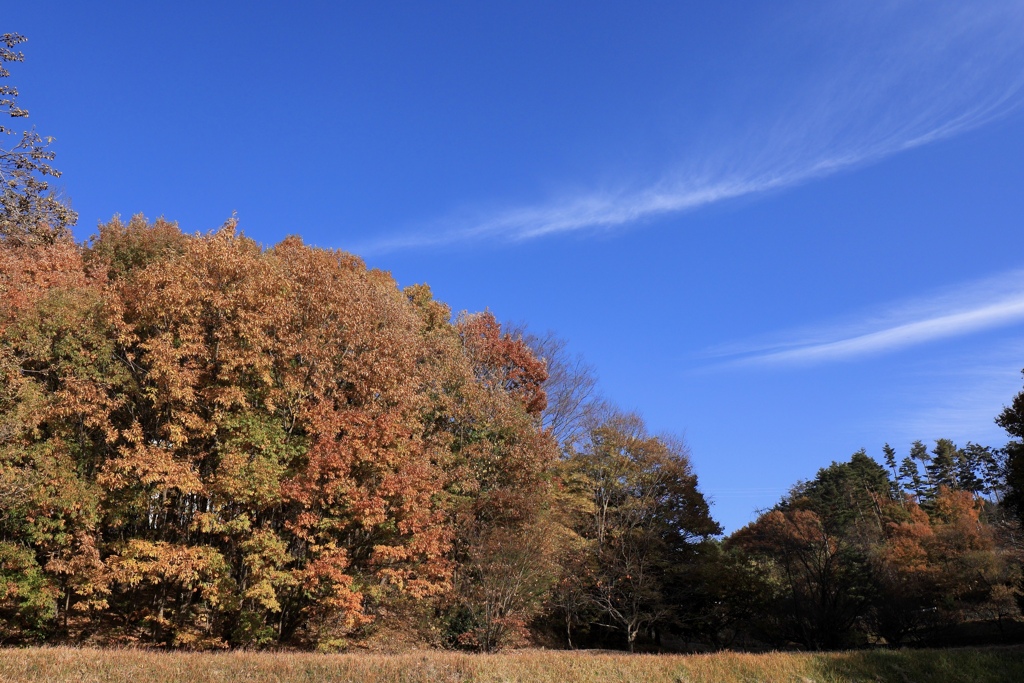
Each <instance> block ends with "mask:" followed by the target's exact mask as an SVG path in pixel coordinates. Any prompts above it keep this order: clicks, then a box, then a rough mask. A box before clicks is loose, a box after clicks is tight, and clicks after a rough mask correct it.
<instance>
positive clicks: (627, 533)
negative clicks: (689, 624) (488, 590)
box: [564, 415, 720, 650]
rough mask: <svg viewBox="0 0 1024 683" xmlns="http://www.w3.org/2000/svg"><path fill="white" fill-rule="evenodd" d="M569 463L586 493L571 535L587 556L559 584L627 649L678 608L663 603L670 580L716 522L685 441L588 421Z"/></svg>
mask: <svg viewBox="0 0 1024 683" xmlns="http://www.w3.org/2000/svg"><path fill="white" fill-rule="evenodd" d="M569 462H570V466H571V470H572V473H573V475H574V476H575V477H576V479H577V481H576V483H575V486H577V487H582V489H583V490H584V491H585V492H586V495H587V503H588V504H587V505H586V507H585V508H583V509H582V510H581V511H582V512H583V514H582V515H580V516H579V520H578V522H577V527H576V532H577V533H578V534H579V536H580V537H581V538H583V539H585V541H586V543H587V547H588V553H587V555H585V556H584V558H583V559H584V566H585V567H586V571H585V572H583V571H579V573H578V574H577V575H576V576H575V577H574V579H573V581H574V582H575V583H576V585H575V586H574V585H569V586H566V587H564V589H566V590H575V591H583V592H584V593H585V594H586V595H587V596H588V600H589V602H590V604H591V605H592V606H593V607H594V608H595V611H596V612H597V613H598V615H599V618H600V620H601V623H602V624H604V625H605V626H606V627H609V628H613V629H615V630H617V631H619V632H620V633H621V634H622V636H624V639H625V642H626V645H627V646H628V647H629V649H630V650H633V649H634V648H635V646H636V642H637V638H638V637H639V636H640V635H641V633H643V632H645V631H651V630H653V629H654V628H655V627H657V626H658V625H665V624H668V623H671V621H672V620H673V618H675V617H676V616H678V611H679V610H680V609H685V606H684V605H679V604H675V603H673V601H672V600H671V597H670V589H671V583H672V582H673V580H674V578H675V577H676V573H677V572H678V571H679V570H680V568H681V567H682V566H683V565H686V564H687V563H690V562H692V561H693V560H694V557H695V555H696V552H697V551H696V549H697V547H698V545H699V544H700V543H701V542H702V541H705V540H706V539H708V538H709V537H710V536H712V535H714V534H717V533H719V532H720V527H719V526H718V525H717V524H716V523H715V522H714V521H713V520H712V519H711V516H710V514H709V509H708V504H707V502H706V501H705V499H704V497H703V495H702V494H701V493H700V491H699V490H698V489H697V478H696V476H695V475H694V474H693V471H692V469H691V466H690V461H689V454H688V451H687V449H686V447H685V445H684V444H683V443H682V442H679V441H673V440H670V439H666V438H659V437H652V436H650V435H648V434H647V432H646V429H645V428H644V425H643V423H642V422H641V421H640V419H639V418H638V417H636V416H633V415H617V416H614V417H612V418H611V419H609V420H608V421H606V422H605V423H603V424H601V425H598V426H595V427H594V428H593V429H592V430H591V431H590V433H589V434H588V436H587V439H586V440H585V442H584V443H583V444H581V445H580V447H579V448H578V449H576V450H574V451H573V453H572V455H571V458H570V461H569ZM582 569H583V567H580V568H579V570H582Z"/></svg>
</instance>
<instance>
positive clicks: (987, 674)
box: [0, 647, 1024, 683]
mask: <svg viewBox="0 0 1024 683" xmlns="http://www.w3.org/2000/svg"><path fill="white" fill-rule="evenodd" d="M28 681H32V682H33V683H35V682H45V683H65V682H68V683H70V682H72V681H74V682H75V683H78V682H79V681H81V682H84V683H115V682H116V683H121V682H123V683H148V682H149V681H155V682H158V683H164V682H166V683H171V682H172V681H173V682H174V683H179V682H181V683H285V682H288V683H292V682H296V683H328V682H330V683H344V682H352V683H356V682H358V683H364V682H365V683H399V682H401V683H420V682H423V683H426V682H428V681H429V682H431V683H433V682H435V681H436V682H438V683H462V682H463V681H474V682H479V683H499V682H501V683H506V682H512V681H537V682H538V683H575V682H577V681H601V682H602V683H604V682H606V681H608V682H613V683H614V682H622V683H626V682H628V683H670V682H671V683H684V682H685V683H698V682H708V683H712V682H714V683H719V682H723V683H740V682H743V683H747V682H751V683H753V682H755V681H756V682H758V683H760V682H765V683H775V682H779V683H783V682H784V683H810V682H814V683H840V682H842V683H846V682H851V683H852V682H853V681H858V682H860V681H864V682H871V683H875V682H877V681H893V682H894V683H919V682H920V683H946V682H949V683H955V682H959V681H963V682H964V683H988V682H991V683H996V682H999V683H1002V682H1004V681H1006V682H1010V681H1024V648H1020V647H1003V648H963V649H953V650H901V651H855V652H837V653H825V654H815V653H778V652H773V653H767V654H742V653H729V652H724V653H717V654H709V655H627V654H607V653H599V654H592V653H587V652H558V651H546V650H527V651H522V652H512V653H506V654H498V655H470V654H461V653H454V652H436V651H424V652H410V653H405V654H397V655H376V654H342V655H322V654H306V653H276V654H275V653H252V652H228V653H215V654H208V653H201V654H199V653H184V652H154V651H145V650H99V649H75V648H65V647H55V648H30V649H5V650H0V682H2V683H27V682H28Z"/></svg>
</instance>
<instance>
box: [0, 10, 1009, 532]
mask: <svg viewBox="0 0 1024 683" xmlns="http://www.w3.org/2000/svg"><path fill="white" fill-rule="evenodd" d="M838 5H839V4H838V3H814V4H811V3H798V2H775V3H760V4H758V3H741V2H720V3H702V2H664V3H653V2H652V3H617V4H613V3H568V2H555V3H524V2H517V3H475V2H473V3H471V2H466V3H446V4H444V5H443V6H441V4H440V3H385V2H380V3H363V4H356V3H341V2H304V3H270V2H244V3H243V2H235V3H230V2H223V3H209V2H205V3H198V2H188V1H179V2H174V3H170V2H146V3H138V2H104V3H78V2H50V3H39V2H28V1H27V0H24V1H22V0H14V1H13V2H10V3H6V4H5V8H4V16H3V26H2V28H0V30H2V31H4V32H7V31H15V32H20V33H22V34H24V35H26V36H28V37H29V42H28V43H26V44H25V45H23V46H22V49H23V51H24V52H25V54H26V57H27V61H26V62H25V63H24V64H19V65H15V66H14V67H13V78H12V79H11V80H12V82H13V83H15V84H16V85H18V86H19V87H20V89H21V92H22V97H21V102H22V104H23V105H24V106H25V107H27V108H28V109H29V110H30V111H31V114H32V117H31V119H30V120H31V121H32V122H34V123H35V125H36V126H37V128H38V130H39V131H40V132H41V133H43V134H46V135H53V136H55V137H56V138H57V142H56V143H55V145H54V149H55V150H56V151H57V153H58V167H59V168H61V169H62V170H63V171H64V173H65V175H64V176H63V178H62V179H61V181H60V182H61V183H62V185H63V188H64V189H65V191H66V192H67V194H68V195H69V196H70V197H71V198H72V199H73V203H74V207H75V208H76V209H77V210H78V212H79V214H80V223H79V226H78V229H77V231H76V234H77V235H78V237H79V238H81V239H85V238H86V237H88V235H89V234H91V233H92V232H93V231H94V229H95V225H96V223H97V222H98V221H101V220H107V219H109V218H110V217H111V216H112V215H113V214H115V213H120V214H121V215H123V216H128V215H131V214H134V213H138V212H142V213H145V214H146V215H147V216H149V217H151V218H154V217H157V216H161V215H163V216H165V217H167V218H169V219H173V220H176V221H178V222H179V224H180V225H181V226H182V228H183V229H185V230H187V231H195V230H201V231H205V230H208V229H211V228H215V227H216V226H218V225H220V224H221V223H222V222H223V221H224V220H225V219H226V218H227V217H228V216H230V215H231V213H232V212H233V211H237V213H238V217H239V219H240V224H241V227H242V228H243V229H244V230H245V232H246V233H247V234H249V235H250V236H252V237H254V238H256V239H258V240H260V241H262V242H264V243H267V244H272V243H274V242H277V241H278V240H280V239H281V238H283V237H284V236H285V235H288V234H292V233H298V234H300V235H302V236H303V237H304V238H305V239H306V241H308V242H311V243H314V244H317V245H320V246H324V247H340V248H344V249H348V250H352V251H354V252H356V253H358V254H360V255H363V256H364V257H365V258H366V260H367V262H368V264H369V265H371V266H374V267H379V268H382V269H385V270H389V271H391V272H392V273H393V274H394V276H395V278H396V279H397V280H398V282H399V283H400V284H402V285H405V284H410V283H414V282H427V283H429V284H430V285H431V286H432V287H433V289H434V291H435V293H436V295H437V296H438V297H439V298H441V299H443V300H444V301H446V302H448V303H449V304H451V306H452V307H453V308H454V309H455V310H456V311H458V310H482V309H484V308H490V309H491V310H492V311H494V312H495V314H496V315H498V316H499V318H502V319H505V320H512V321H524V322H526V323H528V324H529V325H530V327H531V328H532V329H534V330H537V331H541V332H542V331H545V330H548V329H550V330H554V331H555V332H556V333H558V334H559V335H560V336H562V337H564V338H566V339H568V340H569V342H570V345H571V348H572V349H573V350H574V351H576V352H578V353H581V354H583V355H584V356H585V357H586V358H587V360H588V361H589V362H590V363H592V364H593V365H595V366H596V368H597V370H598V374H599V375H600V379H601V384H602V388H603V390H604V392H605V393H606V394H607V395H608V396H609V397H610V398H611V399H612V400H614V401H615V402H617V403H618V404H619V405H621V406H622V407H624V408H627V409H633V410H636V411H638V412H640V413H641V414H642V415H644V417H645V418H646V419H647V421H648V423H649V425H650V426H651V428H652V429H653V430H654V431H671V432H676V433H682V434H684V435H685V436H686V438H687V440H688V442H689V444H690V446H691V448H692V450H693V461H694V464H695V467H696V470H697V472H698V474H699V476H700V479H701V483H702V488H703V490H704V491H705V492H706V493H707V494H708V495H709V497H710V498H711V499H712V500H713V501H714V508H713V511H714V514H715V515H716V517H717V518H718V519H719V520H720V521H721V522H722V523H723V524H724V526H725V527H726V528H727V529H728V530H732V529H735V528H737V527H739V526H741V525H743V524H744V523H746V522H747V521H749V520H750V519H751V518H752V515H753V513H754V511H755V510H756V509H758V508H764V507H768V506H770V505H771V504H773V503H774V502H775V501H776V500H777V499H778V497H779V496H780V495H781V494H782V493H784V492H785V491H786V490H787V488H788V487H789V486H790V485H792V484H793V483H794V482H795V481H797V480H798V479H801V478H809V477H811V476H813V475H814V473H815V472H816V470H817V469H818V468H819V467H822V466H824V465H827V464H828V463H829V462H831V461H832V460H835V459H840V460H841V459H845V458H847V457H849V455H850V454H851V453H852V452H854V451H855V450H857V449H859V448H862V447H864V448H866V449H867V450H868V452H869V453H870V454H872V455H874V456H875V457H879V458H880V454H881V446H882V444H883V443H884V442H886V441H888V442H890V443H892V444H893V445H894V446H895V447H896V448H897V450H899V451H900V452H901V453H903V452H906V450H907V449H908V447H909V444H910V442H911V441H912V440H914V439H922V440H925V441H931V440H934V439H937V438H939V437H949V438H952V439H954V440H957V441H958V442H961V443H962V442H965V441H967V440H974V441H977V442H982V443H988V444H1001V443H1002V442H1003V441H1004V436H1003V435H1002V434H1001V432H1000V430H999V429H998V428H997V427H995V425H994V424H993V417H994V416H995V415H996V413H998V412H999V410H1000V409H1001V407H1002V405H1004V404H1005V403H1007V402H1009V401H1010V399H1011V398H1012V396H1013V394H1014V393H1015V392H1016V391H1018V390H1019V389H1020V387H1021V377H1020V370H1021V368H1022V367H1024V345H1022V341H1024V249H1022V247H1024V231H1022V230H1021V218H1022V216H1024V192H1022V191H1021V188H1022V187H1024V111H1022V107H1021V105H1022V104H1024V41H1022V40H1021V38H1020V36H1022V35H1024V3H1022V2H1010V1H1005V0H993V1H992V2H985V3H958V2H909V1H908V2H875V3H847V7H845V8H844V7H840V6H838Z"/></svg>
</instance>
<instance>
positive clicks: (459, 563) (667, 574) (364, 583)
mask: <svg viewBox="0 0 1024 683" xmlns="http://www.w3.org/2000/svg"><path fill="white" fill-rule="evenodd" d="M22 41H23V39H22V38H21V37H20V36H17V35H14V34H6V35H4V36H3V40H2V44H3V45H4V46H5V47H3V48H2V49H0V67H3V65H4V64H8V63H12V62H18V61H20V60H21V59H22V56H21V54H20V53H18V52H15V50H14V48H15V47H16V46H17V45H19V44H20V43H21V42H22ZM8 75H9V74H8V72H7V70H6V69H3V68H0V79H2V78H6V77H7V76H8ZM3 82H4V81H2V80H0V83H3ZM16 98H17V91H16V90H15V89H14V88H12V87H10V86H2V87H0V107H4V108H5V111H6V112H7V113H8V114H10V115H11V116H14V117H23V116H24V115H25V114H26V113H27V112H24V110H22V109H20V108H19V107H18V106H17V99H16ZM0 132H3V133H9V132H11V131H10V130H8V129H7V128H0ZM47 145H48V142H47V141H46V140H45V139H43V138H40V137H39V136H37V135H36V134H35V133H34V132H29V133H25V134H24V135H23V136H22V138H21V142H19V143H17V144H16V145H15V146H14V147H12V148H11V149H6V148H5V149H4V150H2V151H0V173H2V174H3V182H4V187H3V192H4V196H3V201H2V203H0V204H2V205H0V643H3V644H25V643H34V642H45V643H91V644H111V645H120V644H141V645H150V646H159V647H173V648H188V649H210V648H227V647H245V648H277V647H295V648H313V649H319V650H324V651H332V650H339V649H344V648H347V647H352V646H359V647H368V648H397V647H402V646H403V645H411V644H419V645H431V646H436V647H451V648H467V649H475V650H483V651H493V650H496V649H500V648H502V647H507V646H511V645H518V644H530V643H532V644H543V645H547V646H551V647H569V648H575V647H613V648H621V649H629V650H633V649H638V648H639V649H646V650H650V649H684V648H696V647H700V648H723V647H766V646H773V647H804V648H833V647H846V646H856V645H864V644H871V643H879V644H888V645H899V644H908V643H935V642H950V643H952V642H964V641H965V640H967V639H974V640H979V639H980V640H998V639H1011V638H1017V637H1019V636H1020V628H1021V613H1020V608H1021V604H1022V599H1021V588H1022V577H1021V557H1022V556H1021V552H1022V550H1021V540H1020V539H1021V530H1020V519H1019V514H1020V513H1021V510H1022V504H1021V500H1022V494H1024V486H1022V480H1021V474H1020V472H1021V469H1022V464H1024V450H1022V446H1021V442H1020V439H1022V438H1024V392H1022V394H1020V395H1018V396H1017V397H1016V399H1015V400H1014V402H1013V404H1012V406H1011V407H1008V408H1007V409H1006V410H1005V411H1004V412H1003V413H1002V414H1001V415H1000V417H999V418H998V422H999V424H1000V425H1001V426H1003V427H1004V428H1005V429H1006V430H1007V432H1008V433H1009V434H1010V436H1011V437H1012V438H1013V439H1015V440H1014V441H1011V442H1010V443H1009V444H1008V445H1007V446H1006V447H1005V448H1002V449H992V448H988V447H982V446H978V445H975V444H967V445H966V446H964V447H958V446H956V445H955V444H953V443H952V442H950V441H948V440H942V439H940V440H938V441H937V442H935V446H934V448H932V450H931V451H929V450H928V448H927V447H925V446H924V445H923V444H921V443H920V442H918V443H915V444H914V445H913V446H912V447H911V449H910V452H909V454H908V455H907V456H906V457H904V458H902V459H901V458H899V457H898V456H897V454H896V452H895V451H894V450H893V449H891V448H889V447H888V446H886V447H885V448H884V455H885V466H883V465H881V464H879V463H877V462H875V461H874V460H872V459H871V458H870V457H868V456H867V455H866V454H865V453H864V452H858V453H856V454H854V455H853V457H852V458H851V459H850V460H849V462H843V463H833V464H832V465H831V466H829V467H827V468H824V469H822V470H821V471H820V472H819V473H818V474H817V476H816V477H815V478H814V479H813V480H811V481H808V482H803V483H800V484H798V485H797V486H795V487H794V488H793V489H792V491H791V492H790V493H789V494H788V495H787V496H786V497H785V498H783V500H782V501H780V502H779V504H778V505H776V506H775V507H774V508H772V509H771V510H769V511H766V512H765V513H764V514H762V515H760V517H759V518H758V519H757V521H755V522H754V523H752V524H751V525H749V526H747V527H745V528H743V529H741V530H739V531H737V532H736V533H734V534H732V535H731V536H729V537H728V538H724V539H723V538H722V537H721V527H720V526H719V525H718V524H717V523H716V522H715V521H714V519H713V518H712V516H711V514H710V510H709V506H708V502H707V500H706V499H705V497H704V495H703V494H702V493H701V491H700V490H699V488H698V483H697V478H696V475H695V474H694V473H693V470H692V467H691V464H690V458H689V452H688V449H687V447H686V445H685V443H683V442H682V441H681V440H679V439H676V438H673V437H671V436H663V435H662V436H659V435H653V434H650V433H649V432H648V430H647V429H646V427H645V425H644V423H643V421H642V419H641V418H640V417H638V416H636V415H632V414H628V413H624V412H622V411H619V410H617V409H615V408H614V407H613V406H612V405H611V404H609V403H608V402H607V401H605V400H604V399H603V398H602V397H601V396H600V394H599V392H598V390H597V380H596V376H595V374H594V372H593V369H592V368H591V367H590V366H588V365H587V364H586V363H585V362H584V361H583V360H582V359H581V358H579V357H573V356H571V355H570V354H569V352H568V351H567V347H566V344H565V342H563V341H561V340H559V339H558V338H557V337H554V336H552V335H547V336H544V337H538V336H535V335H533V334H531V333H529V331H528V330H526V329H525V328H523V327H519V328H515V327H509V326H504V327H503V326H502V325H501V324H500V323H499V321H498V320H497V319H496V317H495V316H494V315H493V314H492V313H490V312H486V311H485V312H483V313H475V314H471V313H461V314H458V315H453V314H452V311H451V310H450V309H449V308H448V307H447V306H446V305H444V304H443V303H441V302H439V301H437V300H435V299H434V298H433V295H432V293H431V291H430V289H429V288H428V287H427V286H425V285H415V286H411V287H407V288H405V289H399V288H398V287H397V285H396V283H395V282H394V280H393V279H392V278H391V277H390V275H388V274H387V273H384V272H381V271H377V270H371V269H367V268H366V266H365V265H364V264H363V262H362V261H361V260H360V259H358V258H357V257H355V256H352V255H350V254H347V253H344V252H341V251H335V250H326V249H319V248H315V247H311V246H308V245H305V244H304V243H303V242H302V240H301V239H299V238H298V237H289V238H286V239H285V240H284V241H282V242H281V243H279V244H277V245H275V246H273V247H263V246H261V245H259V244H257V243H255V242H254V241H252V240H251V239H249V238H247V237H245V236H244V235H243V234H242V233H241V232H239V230H238V229H237V226H236V225H235V223H234V221H229V222H228V223H226V224H225V225H224V226H223V227H221V228H220V229H219V230H216V231H213V232H211V233H207V234H186V233H183V232H182V231H181V230H180V229H179V228H178V227H177V225H175V224H173V223H170V222H167V221H165V220H162V219H161V220H156V221H152V222H151V221H147V220H146V219H145V218H143V217H141V216H136V217H133V218H132V219H131V220H129V221H127V222H123V221H121V220H120V219H118V218H115V219H113V220H112V221H110V222H109V223H106V224H104V225H101V226H99V229H98V232H97V234H96V235H94V236H93V237H92V238H91V239H90V240H88V241H87V242H86V243H81V244H80V243H76V242H75V241H74V239H73V238H72V236H71V233H70V226H71V225H72V224H73V223H74V219H75V216H74V213H73V212H72V211H71V210H70V208H69V207H68V206H67V204H66V202H65V201H64V200H63V199H62V198H61V197H59V196H58V195H56V194H55V193H54V192H53V190H52V188H50V187H49V186H48V185H47V183H46V178H47V177H55V176H57V172H56V171H55V170H54V169H52V168H51V167H50V165H49V162H50V161H51V160H52V153H51V152H50V151H49V149H48V147H47Z"/></svg>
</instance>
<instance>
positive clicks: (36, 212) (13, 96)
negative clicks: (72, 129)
mask: <svg viewBox="0 0 1024 683" xmlns="http://www.w3.org/2000/svg"><path fill="white" fill-rule="evenodd" d="M25 40H26V38H25V37H24V36H22V35H19V34H17V33H5V34H3V35H2V36H0V117H3V116H4V115H6V116H8V117H10V118H27V117H28V115H29V114H28V110H26V109H24V108H22V107H21V106H20V105H19V104H18V94H19V93H18V89H17V88H16V87H15V86H13V85H8V84H7V83H6V80H5V79H7V78H9V77H10V75H11V73H10V71H9V70H8V68H7V65H8V64H12V63H17V62H23V61H24V60H25V55H24V54H23V53H22V52H20V51H18V50H16V48H17V47H18V45H20V44H22V43H24V42H25ZM14 132H15V131H14V129H13V128H12V127H11V126H10V124H5V123H3V122H0V134H3V135H11V134H12V133H14ZM52 142H53V138H51V137H46V138H44V137H43V136H41V135H39V133H37V132H36V131H35V129H34V128H32V129H30V130H26V131H23V132H22V133H21V138H20V140H19V141H18V142H17V143H16V144H15V145H13V146H10V147H8V146H0V183H2V185H3V188H2V193H0V238H3V239H4V240H6V241H16V242H39V241H42V242H51V241H53V240H56V239H62V238H67V237H68V236H69V235H70V231H69V229H70V227H71V226H73V225H74V224H75V221H76V220H77V219H78V216H77V214H76V213H75V212H74V211H72V210H71V207H70V206H69V205H68V203H67V202H66V201H64V200H62V199H61V198H60V197H59V196H58V195H57V194H55V192H54V191H53V190H52V189H51V188H50V184H49V181H48V180H47V178H59V177H60V171H58V170H57V169H56V168H54V167H53V166H52V165H51V162H52V161H53V159H54V156H55V155H54V152H53V151H52V150H51V149H50V144H51V143H52Z"/></svg>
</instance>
